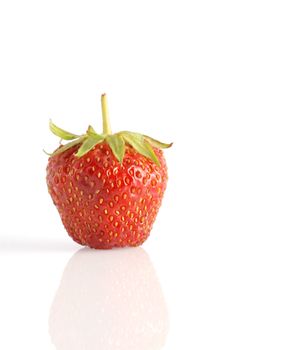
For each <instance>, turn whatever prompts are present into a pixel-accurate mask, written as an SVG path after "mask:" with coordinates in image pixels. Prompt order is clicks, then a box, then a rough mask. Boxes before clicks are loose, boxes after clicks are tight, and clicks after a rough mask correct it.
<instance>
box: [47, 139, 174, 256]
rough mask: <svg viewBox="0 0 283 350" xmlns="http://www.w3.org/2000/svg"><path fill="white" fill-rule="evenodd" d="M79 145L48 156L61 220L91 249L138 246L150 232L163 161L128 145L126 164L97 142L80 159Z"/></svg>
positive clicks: (162, 178) (163, 175)
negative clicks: (158, 164) (156, 162)
mask: <svg viewBox="0 0 283 350" xmlns="http://www.w3.org/2000/svg"><path fill="white" fill-rule="evenodd" d="M77 149H78V146H74V147H72V148H71V149H69V150H67V151H65V152H64V153H60V154H58V155H55V156H53V157H50V158H49V162H48V167H47V184H48V189H49V193H50V195H51V197H52V199H53V202H54V204H55V205H56V207H57V209H58V211H59V213H60V216H61V219H62V222H63V224H64V226H65V228H66V230H67V232H68V233H69V235H70V236H71V237H72V238H73V239H74V240H75V241H76V242H78V243H80V244H82V245H88V246H90V247H93V248H100V249H109V248H112V247H125V246H137V245H140V244H142V243H143V242H144V241H145V240H146V239H147V237H148V236H149V234H150V231H151V228H152V225H153V223H154V221H155V218H156V215H157V213H158V210H159V208H160V205H161V201H162V198H163V195H164V191H165V189H166V184H167V167H166V163H165V159H164V156H163V152H162V151H161V150H157V149H156V154H157V157H158V159H159V161H160V166H157V165H156V164H154V163H153V162H152V161H151V160H149V159H147V158H145V157H144V156H142V155H141V154H139V153H137V152H136V151H135V150H134V149H133V148H132V147H130V146H127V147H126V152H125V156H124V160H123V163H122V165H121V164H120V163H119V162H118V161H117V159H116V158H115V156H114V155H113V153H112V150H111V149H110V147H109V146H108V145H107V144H106V143H105V142H103V143H101V144H98V145H97V146H95V147H94V148H93V149H92V150H91V151H90V152H88V153H87V154H85V155H84V156H82V157H80V158H78V157H76V156H75V153H76V151H77Z"/></svg>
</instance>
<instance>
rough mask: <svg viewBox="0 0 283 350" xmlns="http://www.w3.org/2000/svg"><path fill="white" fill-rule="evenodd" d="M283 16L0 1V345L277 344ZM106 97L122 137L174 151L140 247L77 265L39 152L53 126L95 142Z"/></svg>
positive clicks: (223, 9) (281, 333)
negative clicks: (125, 133) (92, 131)
mask: <svg viewBox="0 0 283 350" xmlns="http://www.w3.org/2000/svg"><path fill="white" fill-rule="evenodd" d="M282 16H283V10H282V1H273V0H268V1H267V0H266V1H260V0H258V1H252V0H243V1H242V0H238V1H224V0H223V1H203V0H196V1H180V0H176V1H166V0H165V1H156V0H151V1H149V0H144V1H139V2H138V1H129V0H128V1H125V0H121V1H114V0H113V1H109V0H108V1H107V0H106V1H85V0H82V1H62V0H56V1H53V0H51V1H38V0H36V1H31V0H27V1H19V0H9V1H8V0H4V1H3V0H1V1H0V118H1V129H0V130H1V138H0V146H1V160H0V162H1V163H0V164H1V168H0V189H1V197H0V198H1V225H0V348H1V349H5V350H14V349H42V350H45V349H48V350H51V349H53V350H54V349H58V350H62V349H64V350H65V349H68V350H74V349H76V350H81V349H82V350H83V349H98V350H105V349H126V350H132V349H134V350H140V349H143V350H148V349H150V350H151V349H154V350H157V349H161V348H162V349H164V350H173V349H186V350H187V349H190V350H191V349H192V350H199V349H217V350H222V349H223V350H224V349H225V350H227V349H242V350H243V349H249V350H250V349H257V350H258V349H273V350H276V349H282V347H283V301H282V300H283V281H282V278H283V254H282V250H283V238H282V228H283V227H282V226H283V224H282V211H283V185H282V179H283V167H282V131H283V130H282V114H283V103H282V93H283V68H282V67H283V49H282V38H283V22H282ZM102 92H107V94H108V101H109V110H110V115H111V120H112V129H113V130H114V131H119V130H123V129H128V130H133V131H139V132H144V133H146V134H150V135H151V136H153V137H156V138H159V139H161V140H163V141H168V142H171V141H174V146H173V147H172V148H171V149H169V150H167V151H166V158H167V163H168V168H169V176H170V178H169V183H168V189H167V192H166V194H165V198H164V202H163V205H162V208H161V210H160V213H159V215H158V218H157V221H156V223H155V225H154V228H153V230H152V233H151V236H150V238H149V239H148V241H147V242H146V243H145V244H144V245H143V247H142V248H137V249H126V250H118V251H117V250H116V251H107V252H97V251H88V250H85V251H82V252H80V253H77V255H74V254H75V253H76V252H77V251H78V250H80V249H82V248H81V247H80V246H79V245H77V244H76V243H74V242H72V240H71V239H70V238H69V237H68V235H67V234H66V232H65V230H64V228H63V226H62V224H61V222H60V219H59V216H58V213H57V211H56V209H55V207H54V206H53V204H52V201H51V199H50V198H49V195H48V193H47V189H46V184H45V168H46V164H47V156H46V155H45V154H44V153H43V152H42V149H43V148H45V149H46V150H48V151H51V150H53V149H54V148H55V147H56V146H57V142H58V140H56V138H55V137H54V136H53V135H51V134H50V132H49V130H48V120H49V118H52V119H53V120H54V122H56V123H57V124H58V125H60V126H62V127H64V128H66V129H67V130H70V131H73V132H77V133H82V132H83V131H85V129H86V128H87V126H88V124H90V123H91V124H93V125H94V127H95V128H96V129H98V130H99V129H100V128H101V114H100V94H101V93H102ZM133 252H135V253H133ZM70 259H71V260H70ZM103 269H104V270H103ZM108 270H109V271H108ZM64 271H65V272H64ZM102 271H104V272H103V273H102ZM154 271H155V272H154ZM159 285H160V287H158V286H159ZM106 287H107V288H106ZM159 288H161V289H159ZM136 293H138V296H139V298H137V297H136ZM56 295H57V296H56ZM58 295H59V297H58ZM103 295H104V296H105V297H102V296H103ZM117 295H118V300H119V297H120V298H121V302H118V303H117V302H116V303H115V302H114V301H115V300H116V299H115V298H116V297H117ZM143 295H144V299H145V300H154V305H155V306H154V308H153V310H152V312H151V314H150V315H151V316H148V314H147V313H144V312H142V311H141V306H142V305H143ZM163 298H164V299H163ZM126 300H127V301H126ZM116 301H117V300H116ZM52 305H53V306H52ZM112 305H114V306H113V307H112ZM144 305H145V308H146V307H147V305H148V304H147V303H146V302H145V304H144ZM111 307H112V308H111ZM166 310H167V311H166ZM135 312H136V313H137V314H138V319H137V320H136V318H132V317H133V313H135ZM133 319H134V320H136V321H133ZM148 324H150V327H147V328H146V327H144V325H148ZM137 334H139V335H138V336H139V338H138V339H140V341H139V343H138V345H137V344H136V345H135V346H134V347H133V346H132V345H131V344H133V342H134V341H135V339H136V338H137V337H138V336H137ZM105 336H106V340H105ZM152 339H153V340H154V341H153V342H152ZM147 342H149V343H147ZM79 344H80V345H79ZM145 344H148V345H145ZM149 344H152V345H149ZM162 344H164V346H163V347H162Z"/></svg>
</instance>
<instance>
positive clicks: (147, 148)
mask: <svg viewBox="0 0 283 350" xmlns="http://www.w3.org/2000/svg"><path fill="white" fill-rule="evenodd" d="M120 135H122V137H123V139H124V140H125V141H126V142H127V143H129V144H130V145H131V146H132V147H133V148H134V149H135V150H136V151H137V152H138V153H140V154H142V155H143V156H145V157H147V158H149V159H151V160H152V161H153V162H154V163H155V164H157V165H158V166H159V165H160V163H159V160H158V158H157V156H156V154H155V152H154V150H153V149H152V147H151V145H150V144H149V143H148V142H147V141H146V140H145V138H144V136H143V135H142V134H138V133H135V132H129V131H124V132H122V133H121V134H120Z"/></svg>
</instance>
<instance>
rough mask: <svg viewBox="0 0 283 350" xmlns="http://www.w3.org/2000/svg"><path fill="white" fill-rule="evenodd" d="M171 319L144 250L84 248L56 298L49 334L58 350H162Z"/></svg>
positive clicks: (75, 258)
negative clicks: (110, 251)
mask: <svg viewBox="0 0 283 350" xmlns="http://www.w3.org/2000/svg"><path fill="white" fill-rule="evenodd" d="M168 328H169V320H168V313H167V308H166V303H165V300H164V296H163V293H162V290H161V287H160V284H159V281H158V278H157V276H156V273H155V270H154V268H153V266H152V263H151V261H150V259H149V257H148V255H147V253H146V252H145V251H144V250H143V249H142V248H136V249H123V250H115V251H113V252H112V253H111V254H110V255H109V254H106V252H105V251H98V252H96V253H95V254H93V252H92V251H90V250H88V249H86V248H84V249H81V250H79V251H78V252H77V253H75V254H74V256H73V257H72V258H71V259H70V261H69V263H68V265H67V267H66V268H65V271H64V273H63V276H62V279H61V283H60V286H59V288H58V291H57V293H56V295H55V298H54V301H53V303H52V307H51V309H50V317H49V332H50V336H51V339H52V342H53V344H54V345H55V347H56V349H57V350H82V349H84V350H88V349H89V350H90V349H97V350H118V349H119V350H132V349H134V350H145V349H146V350H159V349H162V348H163V346H164V343H165V339H166V335H167V333H168Z"/></svg>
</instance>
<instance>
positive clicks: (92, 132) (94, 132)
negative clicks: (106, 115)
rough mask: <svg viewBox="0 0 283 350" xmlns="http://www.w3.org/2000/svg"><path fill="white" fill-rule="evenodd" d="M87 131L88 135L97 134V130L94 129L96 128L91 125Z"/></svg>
mask: <svg viewBox="0 0 283 350" xmlns="http://www.w3.org/2000/svg"><path fill="white" fill-rule="evenodd" d="M86 133H87V134H88V135H97V132H96V131H95V130H94V128H93V127H92V126H91V125H89V126H88V128H87V132H86Z"/></svg>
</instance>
